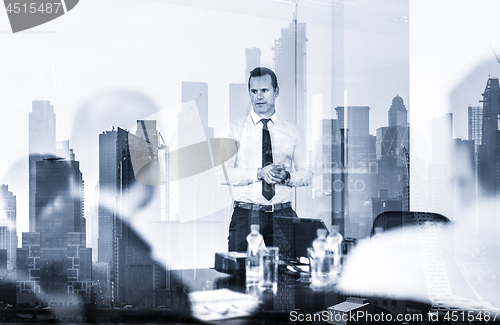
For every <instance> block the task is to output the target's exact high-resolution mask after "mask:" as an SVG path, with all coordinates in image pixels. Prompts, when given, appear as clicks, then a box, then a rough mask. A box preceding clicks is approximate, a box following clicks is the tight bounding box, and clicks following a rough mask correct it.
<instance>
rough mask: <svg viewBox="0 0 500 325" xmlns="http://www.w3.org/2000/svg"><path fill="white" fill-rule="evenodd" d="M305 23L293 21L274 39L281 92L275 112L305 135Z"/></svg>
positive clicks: (275, 60) (276, 68)
mask: <svg viewBox="0 0 500 325" xmlns="http://www.w3.org/2000/svg"><path fill="white" fill-rule="evenodd" d="M306 42H307V37H306V24H305V23H296V22H292V23H290V25H289V26H288V27H286V28H282V29H281V37H280V38H279V39H277V40H275V41H274V48H273V49H274V72H275V73H276V75H277V77H278V84H279V88H280V95H279V96H278V99H277V103H276V106H277V109H276V110H277V112H278V113H279V114H280V115H282V116H283V117H284V118H285V119H286V120H288V121H289V122H291V123H294V124H298V125H299V126H300V127H301V128H302V130H303V131H304V133H305V134H307V111H306V99H307V97H306Z"/></svg>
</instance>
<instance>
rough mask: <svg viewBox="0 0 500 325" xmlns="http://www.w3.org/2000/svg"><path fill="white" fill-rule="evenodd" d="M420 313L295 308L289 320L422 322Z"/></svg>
mask: <svg viewBox="0 0 500 325" xmlns="http://www.w3.org/2000/svg"><path fill="white" fill-rule="evenodd" d="M423 319H424V317H423V315H422V314H397V315H395V316H394V315H392V314H391V313H389V312H385V313H384V312H381V313H369V312H367V311H363V310H358V311H356V312H349V313H344V312H339V311H335V310H334V311H331V310H324V311H322V312H320V313H316V314H300V313H298V312H297V311H296V310H293V311H291V312H290V321H291V322H343V323H347V322H392V321H398V322H422V321H423Z"/></svg>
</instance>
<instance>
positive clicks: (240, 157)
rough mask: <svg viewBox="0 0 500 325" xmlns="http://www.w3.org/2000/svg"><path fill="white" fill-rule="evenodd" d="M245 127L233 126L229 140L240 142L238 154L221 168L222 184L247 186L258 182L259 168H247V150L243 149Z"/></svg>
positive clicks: (220, 178) (220, 177) (219, 171)
mask: <svg viewBox="0 0 500 325" xmlns="http://www.w3.org/2000/svg"><path fill="white" fill-rule="evenodd" d="M243 132H244V127H240V126H238V125H231V130H230V132H229V138H231V139H234V140H236V141H238V145H239V149H238V151H237V153H236V154H235V155H234V156H232V157H231V158H230V159H228V160H227V161H226V162H225V163H224V166H220V167H219V169H218V171H217V173H218V175H219V176H218V177H219V180H220V182H221V184H224V185H233V186H245V185H249V184H252V183H254V182H257V181H258V177H257V168H247V166H246V162H247V159H246V156H245V155H246V150H245V148H244V147H243V148H242V143H241V141H242V133H243Z"/></svg>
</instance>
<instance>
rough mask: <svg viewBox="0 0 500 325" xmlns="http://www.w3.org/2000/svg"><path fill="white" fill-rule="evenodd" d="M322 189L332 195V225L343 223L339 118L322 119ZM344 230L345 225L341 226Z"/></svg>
mask: <svg viewBox="0 0 500 325" xmlns="http://www.w3.org/2000/svg"><path fill="white" fill-rule="evenodd" d="M321 132H322V134H323V137H322V141H321V146H322V164H321V165H322V167H323V168H322V170H323V171H322V172H323V175H322V178H323V179H322V190H323V193H324V195H325V196H330V197H331V208H330V209H331V219H332V220H331V221H332V225H338V226H342V225H343V220H342V217H341V215H340V214H341V208H342V207H341V196H342V195H341V194H342V193H341V192H342V190H343V189H344V186H343V183H342V171H343V169H342V164H341V161H340V128H339V126H338V120H333V119H325V120H322V124H321ZM341 231H342V232H343V227H341Z"/></svg>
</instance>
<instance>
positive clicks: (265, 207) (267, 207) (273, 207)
mask: <svg viewBox="0 0 500 325" xmlns="http://www.w3.org/2000/svg"><path fill="white" fill-rule="evenodd" d="M291 206H292V202H285V203H278V204H255V203H246V202H240V201H234V207H235V208H242V209H245V210H254V211H262V212H274V211H278V210H281V209H286V208H290V207H291Z"/></svg>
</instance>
